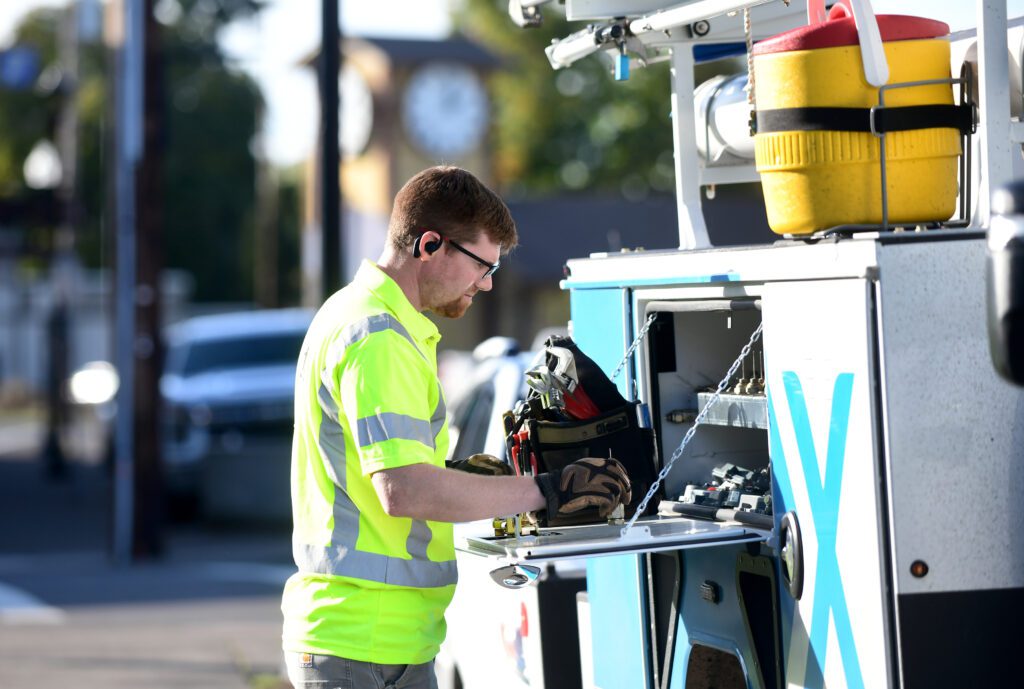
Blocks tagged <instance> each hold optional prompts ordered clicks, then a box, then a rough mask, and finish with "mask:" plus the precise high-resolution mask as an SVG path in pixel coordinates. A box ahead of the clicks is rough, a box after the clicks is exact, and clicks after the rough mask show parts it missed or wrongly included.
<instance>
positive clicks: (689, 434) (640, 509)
mask: <svg viewBox="0 0 1024 689" xmlns="http://www.w3.org/2000/svg"><path fill="white" fill-rule="evenodd" d="M762 326H763V324H762V323H758V325H757V330H755V331H754V333H753V334H752V335H751V336H750V341H749V342H747V344H745V345H743V349H742V350H741V351H740V355H739V357H738V358H737V359H736V361H734V362H732V366H730V367H729V372H728V373H726V374H725V378H722V380H721V382H719V383H718V389H716V390H715V394H714V395H712V396H711V399H710V400H708V403H707V404H706V405H704V408H703V409H701V410H700V413H699V414H697V418H696V419H694V421H693V425H692V426H690V429H689V430H688V431H686V435H685V436H683V441H682V442H681V443H679V447H677V448H676V451H675V452H673V453H672V457H671V459H669V460H668V463H667V464H666V465H665V466H664V467H663V468H662V470H661V471H660V472H659V473H658V478H657V479H655V481H654V483H653V484H652V485H651V489H650V490H649V491H647V495H645V496H644V499H643V500H641V501H640V504H639V505H638V506H637V508H636V512H634V513H633V516H632V517H630V519H629V522H628V523H627V524H626V525H625V526H624V527H622V532H621V535H622V536H623V537H625V535H626V534H627V533H628V532H629V530H630V529H631V528H633V524H635V523H636V520H637V519H639V517H640V515H641V514H643V513H644V510H645V509H647V503H649V502H650V501H651V498H652V497H654V494H655V493H656V492H657V490H658V486H660V485H661V482H662V480H664V478H665V477H666V476H667V475H668V472H669V470H670V469H671V468H672V465H673V464H675V461H676V460H677V459H679V458H680V457H681V456H682V454H683V450H685V449H686V446H687V445H688V444H689V442H690V439H691V438H693V434H694V433H695V432H696V431H697V426H699V425H701V424H702V423H704V418H705V417H706V416H707V415H708V412H709V411H710V410H711V408H712V407H713V406H715V402H717V401H718V398H719V396H720V395H721V394H722V391H723V390H725V387H726V386H727V385H728V384H729V381H730V380H732V377H733V376H734V375H736V369H738V368H739V367H740V364H742V363H743V360H744V359H746V358H747V357H748V356H749V355H750V348H751V347H753V346H754V343H755V342H757V340H758V338H760V337H761V328H762ZM638 339H639V338H638Z"/></svg>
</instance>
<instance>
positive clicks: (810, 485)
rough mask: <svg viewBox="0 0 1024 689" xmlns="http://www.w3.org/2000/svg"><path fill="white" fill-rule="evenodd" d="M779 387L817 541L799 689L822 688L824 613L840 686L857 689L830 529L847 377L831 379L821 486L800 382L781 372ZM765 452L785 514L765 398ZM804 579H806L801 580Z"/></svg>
mask: <svg viewBox="0 0 1024 689" xmlns="http://www.w3.org/2000/svg"><path fill="white" fill-rule="evenodd" d="M782 383H783V388H784V389H785V392H786V400H787V402H788V403H789V414H790V416H791V417H792V420H793V433H794V434H795V436H796V445H797V450H798V451H799V452H800V465H801V466H802V467H803V474H804V482H805V483H806V487H807V498H808V501H809V502H810V506H811V519H812V520H813V523H814V532H815V535H816V536H817V541H818V557H817V562H816V566H815V570H814V575H813V576H814V601H813V605H812V613H811V626H810V630H809V634H808V636H809V644H810V648H808V651H807V668H806V671H805V673H804V682H805V686H807V687H809V688H817V687H823V686H824V669H825V653H826V650H827V644H828V620H829V611H831V612H832V617H833V619H834V622H835V627H836V637H837V641H838V642H839V643H838V645H839V652H840V655H841V656H842V660H843V669H844V671H845V674H846V685H847V687H850V689H863V687H864V679H863V677H862V676H861V672H860V663H859V662H858V660H857V647H856V645H855V644H854V639H853V627H852V626H851V624H850V612H849V610H848V609H847V607H846V594H845V592H844V591H843V581H842V577H841V575H840V571H839V560H838V558H837V557H836V528H837V526H838V522H839V498H840V495H841V493H842V490H841V488H842V483H843V462H844V460H845V458H846V431H847V428H848V427H849V424H850V399H851V397H852V396H853V374H852V373H840V374H839V375H838V376H836V382H835V386H834V387H833V390H832V413H831V416H830V420H829V426H828V428H829V435H828V450H827V453H826V456H825V480H824V481H822V477H821V471H820V469H819V465H818V454H817V452H816V451H815V449H814V436H813V435H812V433H811V420H810V417H809V415H808V413H807V402H806V400H805V399H804V391H803V386H802V385H801V384H800V378H799V377H798V376H797V375H796V373H794V372H792V371H783V373H782ZM768 415H769V423H768V425H769V429H770V430H769V443H770V448H769V452H770V454H771V459H772V474H773V476H774V478H775V481H776V482H777V483H778V486H779V491H780V493H781V497H782V501H783V504H784V506H785V508H786V509H793V507H794V505H795V501H794V497H793V486H792V482H791V480H790V477H789V472H788V469H787V467H786V461H785V455H784V453H783V451H782V440H781V438H780V437H779V424H778V423H777V420H776V417H775V410H774V408H773V406H772V403H771V395H770V394H769V397H768ZM805 576H806V575H805Z"/></svg>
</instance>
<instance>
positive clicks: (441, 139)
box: [402, 62, 488, 159]
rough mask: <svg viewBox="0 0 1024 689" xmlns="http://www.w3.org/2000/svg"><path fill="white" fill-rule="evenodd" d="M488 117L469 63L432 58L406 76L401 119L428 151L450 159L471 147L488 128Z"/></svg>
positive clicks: (481, 90)
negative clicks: (433, 59) (429, 61)
mask: <svg viewBox="0 0 1024 689" xmlns="http://www.w3.org/2000/svg"><path fill="white" fill-rule="evenodd" d="M487 117H488V103H487V93H486V91H484V86H483V84H482V83H481V81H480V77H479V76H478V75H477V73H476V72H474V71H473V70H472V69H470V68H469V67H466V66H465V65H460V64H455V63H451V62H431V63H428V64H427V65H425V66H423V67H420V68H419V69H417V70H416V71H415V72H413V74H412V76H411V77H409V83H408V85H407V86H406V89H405V96H404V98H403V101H402V122H403V124H404V125H405V128H406V131H407V132H408V133H409V138H410V139H412V142H413V143H414V144H415V145H416V146H417V147H418V148H420V149H421V150H422V151H423V152H424V153H426V154H427V155H429V156H433V157H437V158H444V159H452V158H456V157H458V156H461V155H464V154H466V153H468V152H469V151H471V150H473V149H474V148H476V147H477V146H478V145H479V144H480V142H481V141H482V140H483V137H484V134H485V133H486V131H487Z"/></svg>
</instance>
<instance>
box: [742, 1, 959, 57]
mask: <svg viewBox="0 0 1024 689" xmlns="http://www.w3.org/2000/svg"><path fill="white" fill-rule="evenodd" d="M877 19H878V30H879V32H880V33H881V34H882V41H883V42H888V41H912V40H915V39H922V38H938V37H939V36H945V35H947V34H948V33H949V24H946V23H944V22H940V21H936V20H934V19H925V18H924V17H908V16H906V15H902V14H880V15H878V17H877ZM858 43H859V41H858V38H857V25H856V24H855V23H854V21H853V16H852V15H850V13H849V11H848V10H847V9H846V7H844V6H843V5H835V6H833V7H832V9H831V10H830V11H829V13H828V19H827V20H826V21H824V22H822V23H820V24H813V25H810V26H801V27H798V28H796V29H792V30H790V31H786V32H785V33H780V34H779V35H778V36H772V37H771V38H767V39H765V40H763V41H761V42H760V43H758V44H756V45H755V46H754V51H753V53H754V55H755V56H756V55H768V54H770V53H785V52H789V51H792V50H814V49H815V48H835V47H838V46H844V45H857V44H858Z"/></svg>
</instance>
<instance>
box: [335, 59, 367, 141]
mask: <svg viewBox="0 0 1024 689" xmlns="http://www.w3.org/2000/svg"><path fill="white" fill-rule="evenodd" d="M338 94H339V97H340V98H341V102H340V104H339V109H338V129H340V130H341V131H340V132H339V140H340V141H341V152H342V153H343V154H344V156H345V157H346V158H355V157H357V156H359V155H360V154H361V153H362V152H363V151H364V150H366V144H368V143H369V142H370V131H371V130H372V129H373V94H371V93H370V87H369V86H367V85H366V81H365V80H364V79H363V76H362V75H361V74H360V73H359V70H358V69H356V68H355V67H353V66H352V65H350V64H348V63H347V62H346V63H345V65H344V67H342V70H341V76H339V77H338Z"/></svg>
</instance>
